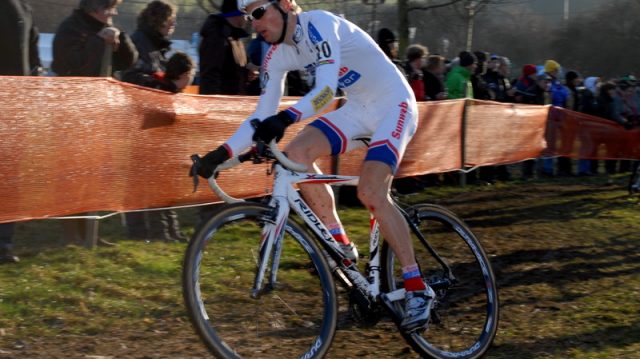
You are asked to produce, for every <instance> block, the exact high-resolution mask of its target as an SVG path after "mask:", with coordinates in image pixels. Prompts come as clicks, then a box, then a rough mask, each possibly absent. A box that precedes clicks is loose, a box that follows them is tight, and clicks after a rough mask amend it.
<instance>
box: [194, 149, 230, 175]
mask: <svg viewBox="0 0 640 359" xmlns="http://www.w3.org/2000/svg"><path fill="white" fill-rule="evenodd" d="M228 159H229V152H227V149H226V148H225V147H224V146H220V147H218V148H216V149H215V150H213V151H211V152H209V153H207V154H206V155H204V157H202V160H201V161H200V168H198V176H200V177H202V178H209V177H211V176H212V175H213V172H214V171H215V170H216V167H218V165H219V164H221V163H222V162H224V161H226V160H228Z"/></svg>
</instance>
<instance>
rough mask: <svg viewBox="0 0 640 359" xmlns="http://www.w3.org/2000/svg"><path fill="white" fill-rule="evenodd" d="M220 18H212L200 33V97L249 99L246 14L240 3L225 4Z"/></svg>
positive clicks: (213, 16)
mask: <svg viewBox="0 0 640 359" xmlns="http://www.w3.org/2000/svg"><path fill="white" fill-rule="evenodd" d="M221 11H222V12H221V13H220V14H211V15H209V17H208V18H207V19H206V20H205V23H204V25H202V28H201V29H200V35H201V37H202V40H201V41H200V48H199V54H200V94H202V95H214V94H222V95H245V94H247V86H248V83H249V80H250V72H249V70H248V69H247V68H246V66H247V54H246V51H245V48H244V44H243V42H242V39H243V38H246V37H248V36H249V34H248V33H247V32H246V31H245V30H244V29H243V27H244V26H245V24H246V20H245V17H244V14H242V13H241V12H240V10H238V5H237V3H236V0H224V1H223V3H222V9H221Z"/></svg>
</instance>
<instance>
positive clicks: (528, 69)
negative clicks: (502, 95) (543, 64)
mask: <svg viewBox="0 0 640 359" xmlns="http://www.w3.org/2000/svg"><path fill="white" fill-rule="evenodd" d="M537 72H538V70H537V69H536V65H532V64H527V65H524V66H522V75H523V76H533V75H535V74H536V73H537Z"/></svg>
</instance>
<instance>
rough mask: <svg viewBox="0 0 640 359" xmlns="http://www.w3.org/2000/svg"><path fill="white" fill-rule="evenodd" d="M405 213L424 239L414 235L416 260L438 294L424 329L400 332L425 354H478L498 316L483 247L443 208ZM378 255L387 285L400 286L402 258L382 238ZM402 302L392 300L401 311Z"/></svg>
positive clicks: (429, 207) (460, 358)
mask: <svg viewBox="0 0 640 359" xmlns="http://www.w3.org/2000/svg"><path fill="white" fill-rule="evenodd" d="M407 213H409V216H410V217H411V221H412V222H413V224H415V225H416V227H417V228H418V230H419V232H420V233H421V234H422V236H423V237H424V238H425V239H426V243H428V244H426V243H425V242H423V241H421V240H419V239H418V236H417V235H415V233H414V234H413V235H412V241H413V247H414V250H415V256H416V260H417V263H418V265H419V266H420V269H421V270H422V275H423V278H424V280H425V282H426V283H428V284H429V285H430V286H431V287H432V288H433V289H434V291H435V292H436V299H435V301H434V305H433V309H432V311H431V317H430V319H429V326H428V329H427V330H426V331H424V332H413V333H403V334H402V335H403V336H404V338H405V339H406V340H407V342H408V343H409V344H410V345H411V346H412V347H413V349H414V350H416V351H417V352H418V353H420V354H421V355H423V356H426V357H430V358H438V359H440V358H457V359H463V358H464V359H472V358H479V357H481V356H482V355H483V354H484V353H485V352H486V351H487V349H488V348H489V347H490V345H491V343H492V342H493V339H494V337H495V334H496V331H497V329H498V316H499V314H498V310H499V306H498V290H497V287H496V281H495V277H494V274H493V271H492V269H491V264H490V263H489V260H488V258H487V256H486V254H485V253H484V250H483V249H482V246H481V245H480V243H479V242H478V240H477V239H476V237H475V236H474V235H473V233H472V232H471V230H470V229H469V228H468V227H467V226H466V225H465V224H464V223H463V222H462V221H461V220H460V219H458V218H457V217H456V216H455V215H454V214H453V213H452V212H450V211H448V210H447V209H445V208H443V207H440V206H436V205H430V204H423V205H416V206H413V207H410V208H409V209H407ZM429 246H430V247H431V248H429ZM434 253H435V254H434ZM436 255H437V256H438V257H439V258H440V259H441V260H442V261H443V262H445V263H446V266H445V265H442V264H441V263H440V262H439V261H438V260H437V259H436ZM382 260H383V262H382V263H383V283H384V284H385V285H386V286H387V288H385V289H387V290H389V291H392V290H395V289H399V288H402V287H403V282H402V269H401V266H400V263H399V262H398V261H397V260H396V258H395V255H394V254H393V251H391V249H390V247H389V246H388V245H387V244H386V243H385V245H384V247H383V252H382ZM447 267H448V269H447ZM403 306H404V301H398V302H396V303H395V309H396V310H397V311H398V312H399V313H403V311H404V308H403Z"/></svg>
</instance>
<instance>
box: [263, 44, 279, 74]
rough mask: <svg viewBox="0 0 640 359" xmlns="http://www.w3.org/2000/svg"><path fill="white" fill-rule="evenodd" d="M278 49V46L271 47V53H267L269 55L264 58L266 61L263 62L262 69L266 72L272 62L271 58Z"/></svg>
mask: <svg viewBox="0 0 640 359" xmlns="http://www.w3.org/2000/svg"><path fill="white" fill-rule="evenodd" d="M277 48H278V45H277V44H276V45H271V47H270V48H269V51H267V54H266V55H265V56H264V60H262V68H263V69H265V70H268V69H269V62H270V61H271V58H272V57H273V53H274V52H275V51H276V49H277Z"/></svg>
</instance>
